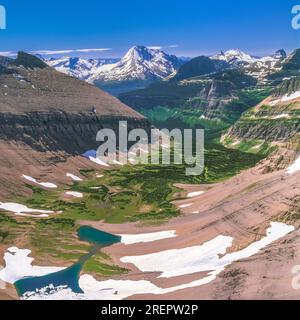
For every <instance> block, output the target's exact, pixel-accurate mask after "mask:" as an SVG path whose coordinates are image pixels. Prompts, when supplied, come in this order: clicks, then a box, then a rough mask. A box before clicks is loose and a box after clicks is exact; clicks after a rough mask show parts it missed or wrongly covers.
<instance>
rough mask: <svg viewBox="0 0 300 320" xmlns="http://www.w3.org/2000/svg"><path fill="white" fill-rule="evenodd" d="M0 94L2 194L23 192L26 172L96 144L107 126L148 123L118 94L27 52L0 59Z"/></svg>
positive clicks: (43, 166) (93, 147) (0, 177)
mask: <svg viewBox="0 0 300 320" xmlns="http://www.w3.org/2000/svg"><path fill="white" fill-rule="evenodd" d="M0 97H1V99H0V129H1V130H0V149H1V172H0V183H1V186H2V187H1V190H0V194H1V195H9V194H15V193H17V192H19V190H20V187H22V185H23V183H22V182H21V181H20V174H21V173H24V171H26V172H29V171H31V170H36V171H38V168H39V169H41V170H42V171H44V170H45V168H46V167H51V166H55V165H57V164H58V163H59V162H64V161H65V160H66V159H67V158H68V157H70V156H75V157H76V156H77V155H80V154H81V153H83V152H85V151H87V150H90V149H96V148H97V143H96V134H97V132H98V131H99V130H100V129H102V128H103V127H109V128H113V129H115V130H117V129H118V123H119V120H127V121H128V127H129V129H130V128H133V127H134V128H136V127H143V128H148V127H149V124H148V122H147V120H145V118H144V117H143V116H141V115H140V114H139V113H137V112H135V111H133V110H132V109H130V108H129V107H128V106H126V105H124V104H123V103H121V102H120V101H119V100H118V99H116V98H114V97H112V96H110V95H109V94H107V93H105V92H103V91H102V90H100V89H98V88H96V87H94V86H92V85H90V84H88V83H86V82H83V81H80V80H78V79H75V78H72V77H70V76H67V75H65V74H62V73H60V72H58V71H56V70H54V69H52V68H50V67H48V66H47V65H46V64H44V63H43V62H42V61H41V60H39V59H38V58H36V57H34V56H31V55H29V54H26V53H23V52H20V53H19V54H18V57H17V59H16V60H7V59H2V60H1V61H0ZM30 168H31V170H30ZM34 168H35V169H34ZM77 168H78V166H77ZM20 183H21V184H20Z"/></svg>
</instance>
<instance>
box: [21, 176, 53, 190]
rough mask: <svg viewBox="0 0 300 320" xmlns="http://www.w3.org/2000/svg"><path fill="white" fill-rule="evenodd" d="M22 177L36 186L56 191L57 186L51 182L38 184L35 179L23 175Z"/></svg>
mask: <svg viewBox="0 0 300 320" xmlns="http://www.w3.org/2000/svg"><path fill="white" fill-rule="evenodd" d="M22 177H23V178H24V179H26V180H28V181H30V182H33V183H35V184H38V185H39V186H42V187H44V188H49V189H56V188H57V185H56V184H54V183H50V182H38V181H37V180H36V179H35V178H32V177H30V176H26V175H25V174H23V175H22Z"/></svg>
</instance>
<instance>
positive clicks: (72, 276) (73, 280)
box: [14, 226, 121, 297]
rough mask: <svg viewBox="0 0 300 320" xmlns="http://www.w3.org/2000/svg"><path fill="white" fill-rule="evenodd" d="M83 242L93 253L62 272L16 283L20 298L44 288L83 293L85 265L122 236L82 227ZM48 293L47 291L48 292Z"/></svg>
mask: <svg viewBox="0 0 300 320" xmlns="http://www.w3.org/2000/svg"><path fill="white" fill-rule="evenodd" d="M77 233H78V237H79V239H80V240H81V241H86V242H89V243H91V244H92V245H93V248H92V249H91V251H90V252H89V253H88V254H86V255H85V256H83V257H82V258H81V259H80V260H79V261H78V262H77V263H75V264H74V265H72V266H71V267H69V268H66V269H64V270H62V271H59V272H55V273H51V274H48V275H45V276H42V277H28V278H24V279H21V280H19V281H17V282H15V284H14V285H15V288H16V290H17V292H18V294H19V296H20V297H21V296H23V295H24V294H25V293H26V292H36V291H40V290H41V289H44V288H49V289H48V291H49V292H50V290H51V288H53V287H54V288H55V287H62V286H63V287H68V288H70V289H71V290H72V291H73V292H75V293H83V292H82V290H81V289H80V287H79V283H78V280H79V275H80V272H81V270H82V268H83V265H84V263H85V262H86V261H87V260H88V259H89V258H91V257H92V256H93V255H94V254H96V253H97V252H98V251H99V250H100V249H101V248H104V247H108V246H111V245H113V244H115V243H118V242H120V241H121V237H120V236H115V235H113V234H110V233H107V232H104V231H100V230H97V229H94V228H92V227H88V226H82V227H80V228H79V229H78V231H77ZM46 292H47V290H46Z"/></svg>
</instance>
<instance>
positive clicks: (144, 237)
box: [119, 230, 176, 245]
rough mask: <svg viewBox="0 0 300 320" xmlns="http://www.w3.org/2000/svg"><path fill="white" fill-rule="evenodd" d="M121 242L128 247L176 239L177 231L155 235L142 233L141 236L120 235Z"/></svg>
mask: <svg viewBox="0 0 300 320" xmlns="http://www.w3.org/2000/svg"><path fill="white" fill-rule="evenodd" d="M119 236H121V242H122V243H124V244H126V245H128V244H134V243H141V242H153V241H157V240H163V239H169V238H174V237H176V231H175V230H170V231H161V232H154V233H141V234H120V235H119Z"/></svg>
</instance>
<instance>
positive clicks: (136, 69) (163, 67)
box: [89, 46, 183, 82]
mask: <svg viewBox="0 0 300 320" xmlns="http://www.w3.org/2000/svg"><path fill="white" fill-rule="evenodd" d="M182 64H183V62H182V61H181V60H180V59H178V58H177V57H176V56H173V55H168V54H166V53H165V52H163V51H161V50H158V49H150V48H147V47H144V46H135V47H133V48H131V49H130V50H129V51H128V52H127V53H126V55H125V56H124V57H123V58H122V59H121V60H120V61H119V62H117V63H115V64H108V65H104V66H102V67H100V68H99V69H98V71H97V72H96V73H95V74H94V75H93V76H92V77H91V78H90V79H89V80H90V81H91V82H95V81H103V82H105V81H130V80H156V79H163V78H166V77H168V76H169V75H170V74H172V73H174V72H175V71H176V70H177V69H178V68H179V67H180V65H182Z"/></svg>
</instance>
